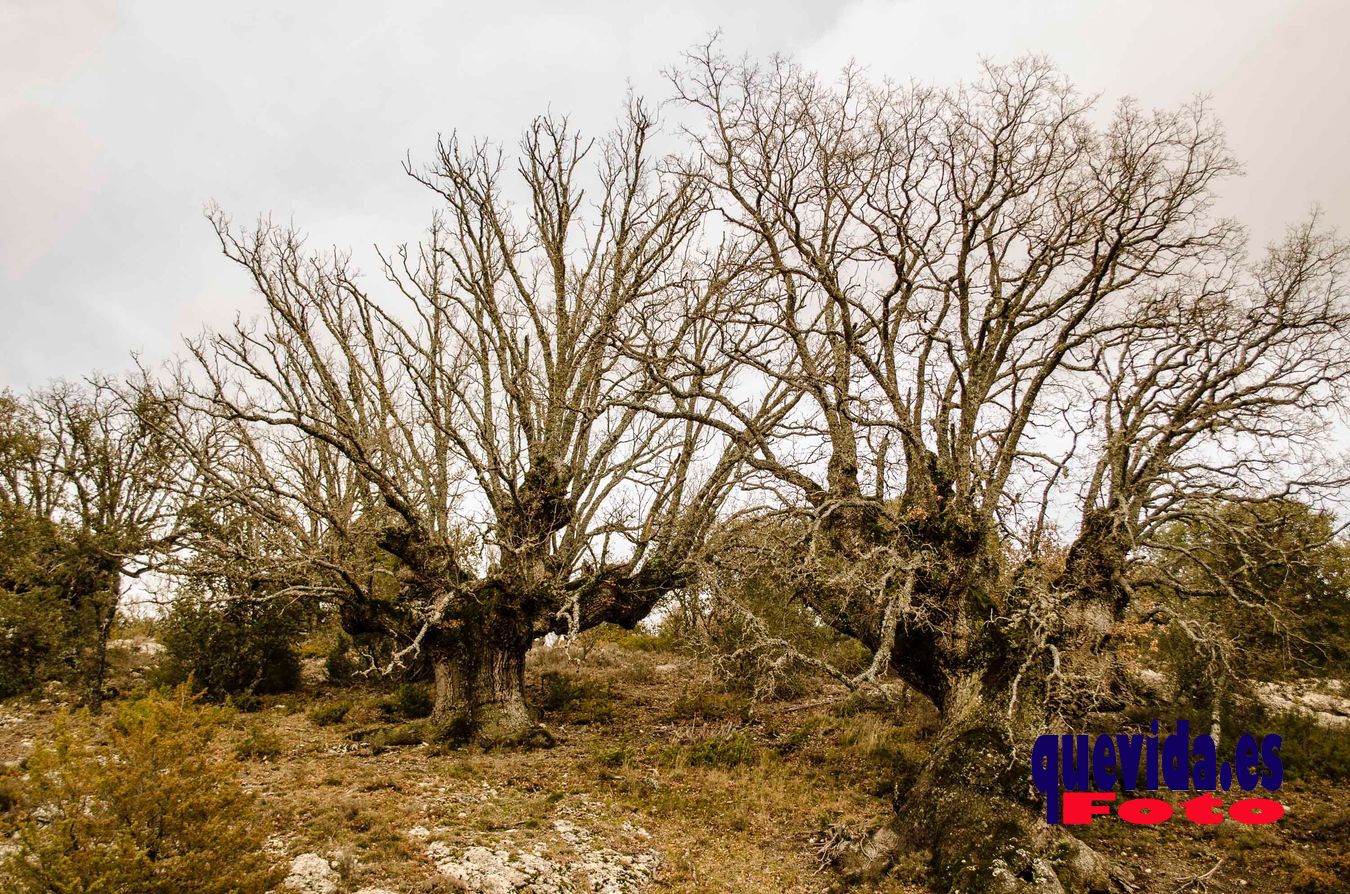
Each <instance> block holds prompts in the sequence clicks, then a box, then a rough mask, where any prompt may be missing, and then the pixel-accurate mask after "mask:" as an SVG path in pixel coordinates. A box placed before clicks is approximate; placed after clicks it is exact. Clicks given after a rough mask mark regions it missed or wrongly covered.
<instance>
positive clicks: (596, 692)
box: [539, 671, 614, 724]
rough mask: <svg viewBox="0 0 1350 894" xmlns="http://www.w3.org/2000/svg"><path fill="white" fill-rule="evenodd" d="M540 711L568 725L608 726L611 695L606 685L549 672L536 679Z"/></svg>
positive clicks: (611, 707) (611, 711) (611, 712)
mask: <svg viewBox="0 0 1350 894" xmlns="http://www.w3.org/2000/svg"><path fill="white" fill-rule="evenodd" d="M539 683H540V688H541V690H542V691H541V694H540V697H539V707H540V709H541V710H543V711H545V712H547V713H552V714H557V715H559V717H560V719H562V720H565V721H567V722H569V723H579V724H587V723H608V722H609V721H611V720H613V719H614V693H613V692H612V691H611V690H610V689H609V687H607V686H601V685H600V684H598V683H594V682H592V681H590V680H582V679H579V678H577V677H573V676H571V675H570V674H562V673H558V672H557V671H549V672H548V673H546V674H544V675H542V676H541V677H540V678H539Z"/></svg>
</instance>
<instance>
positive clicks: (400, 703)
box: [394, 683, 436, 720]
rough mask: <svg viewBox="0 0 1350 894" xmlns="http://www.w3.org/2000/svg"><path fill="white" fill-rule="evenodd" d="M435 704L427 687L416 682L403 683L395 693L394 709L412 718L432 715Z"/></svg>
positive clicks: (418, 718) (416, 718) (417, 718)
mask: <svg viewBox="0 0 1350 894" xmlns="http://www.w3.org/2000/svg"><path fill="white" fill-rule="evenodd" d="M435 706H436V705H435V702H433V701H432V699H431V695H430V694H429V693H428V692H427V689H426V687H425V686H419V685H418V684H416V683H403V684H401V685H400V686H399V687H398V692H396V693H395V694H394V709H395V710H396V711H398V713H399V714H402V715H403V716H404V717H407V718H408V719H410V720H421V719H422V718H423V717H430V716H431V711H432V709H433V708H434V707H435Z"/></svg>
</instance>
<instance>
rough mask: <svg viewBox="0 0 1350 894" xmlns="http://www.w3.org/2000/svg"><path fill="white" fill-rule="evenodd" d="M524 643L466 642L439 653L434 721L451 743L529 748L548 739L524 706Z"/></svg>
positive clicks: (480, 639)
mask: <svg viewBox="0 0 1350 894" xmlns="http://www.w3.org/2000/svg"><path fill="white" fill-rule="evenodd" d="M527 651H529V641H528V639H524V640H516V641H511V642H507V643H502V642H499V641H488V640H486V639H483V638H477V637H475V638H468V637H466V638H465V639H464V640H463V641H461V642H459V643H457V644H456V645H455V647H453V648H449V649H444V650H437V654H436V658H435V660H434V668H435V681H436V682H435V685H436V706H435V709H434V711H433V713H432V722H433V723H434V724H435V725H436V726H437V728H438V729H440V730H441V732H442V733H443V734H444V735H445V736H447V737H448V738H452V739H460V740H465V741H471V742H474V743H476V744H479V745H485V746H496V745H513V744H532V743H535V742H536V741H538V740H540V739H541V738H546V734H544V733H543V731H542V729H541V728H540V727H539V726H538V724H536V723H535V722H534V721H533V720H532V719H531V718H530V713H529V709H528V708H527V707H526V704H525V654H526V652H527Z"/></svg>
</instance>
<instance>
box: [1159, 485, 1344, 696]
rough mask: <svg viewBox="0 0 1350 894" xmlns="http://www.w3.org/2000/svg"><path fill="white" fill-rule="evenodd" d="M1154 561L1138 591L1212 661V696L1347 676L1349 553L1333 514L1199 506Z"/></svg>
mask: <svg viewBox="0 0 1350 894" xmlns="http://www.w3.org/2000/svg"><path fill="white" fill-rule="evenodd" d="M1207 509H1208V511H1206V510H1207ZM1151 553H1152V555H1151V558H1152V561H1150V562H1148V563H1147V564H1146V565H1144V566H1143V567H1142V568H1141V570H1140V574H1139V580H1138V583H1137V584H1136V586H1137V587H1138V588H1139V590H1140V592H1146V593H1150V594H1152V595H1154V596H1155V598H1157V599H1158V601H1159V604H1158V606H1157V608H1156V609H1155V611H1154V614H1155V615H1156V616H1157V617H1159V618H1161V619H1163V620H1175V621H1176V622H1177V623H1178V624H1179V625H1180V626H1183V629H1184V631H1186V632H1187V636H1186V638H1187V639H1189V640H1191V641H1192V642H1193V643H1194V645H1195V646H1196V647H1197V648H1200V649H1202V650H1208V651H1209V652H1210V654H1211V655H1212V656H1213V661H1212V662H1211V663H1212V664H1214V665H1215V667H1214V672H1213V673H1211V674H1209V675H1208V677H1209V678H1210V679H1209V682H1210V684H1211V685H1210V688H1211V689H1212V690H1215V691H1218V690H1222V688H1223V686H1222V685H1220V684H1219V682H1218V681H1217V680H1216V679H1214V678H1215V677H1222V676H1224V674H1225V673H1227V674H1229V675H1231V676H1232V677H1234V678H1235V679H1231V680H1229V681H1228V682H1229V683H1230V684H1240V683H1242V682H1243V681H1245V680H1251V679H1259V680H1271V679H1280V678H1284V677H1291V676H1306V675H1309V674H1316V675H1332V676H1336V675H1343V674H1345V673H1346V672H1347V670H1350V634H1347V629H1348V622H1350V544H1347V542H1346V540H1345V538H1344V536H1343V532H1342V530H1341V529H1340V528H1339V526H1338V525H1337V523H1336V521H1335V519H1334V517H1333V516H1332V515H1331V514H1330V513H1329V512H1325V511H1319V510H1317V509H1314V508H1313V507H1311V506H1309V505H1308V504H1306V503H1303V502H1300V501H1298V500H1293V499H1287V498H1277V499H1270V500H1257V501H1253V502H1243V503H1230V504H1221V505H1217V506H1210V507H1206V506H1205V505H1204V504H1201V505H1198V506H1195V507H1193V508H1192V510H1191V512H1190V514H1189V515H1187V516H1186V517H1183V518H1179V519H1178V520H1177V521H1175V522H1172V523H1171V524H1169V525H1168V526H1167V527H1166V528H1165V529H1164V530H1163V531H1162V532H1161V533H1160V535H1159V537H1158V538H1157V541H1156V543H1155V545H1154V546H1153V548H1152V550H1151ZM1207 634H1208V636H1207Z"/></svg>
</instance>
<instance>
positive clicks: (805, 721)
mask: <svg viewBox="0 0 1350 894" xmlns="http://www.w3.org/2000/svg"><path fill="white" fill-rule="evenodd" d="M546 673H551V674H555V675H560V676H562V677H564V678H565V679H566V680H567V681H569V684H568V685H569V686H572V684H575V685H574V686H573V687H572V688H568V687H563V689H562V691H563V692H564V696H562V697H560V701H559V704H560V705H561V707H560V709H559V710H557V711H556V712H555V713H553V714H552V715H546V716H545V717H544V722H545V723H546V724H548V725H549V727H550V729H551V730H552V731H553V732H554V733H555V734H556V735H557V737H558V741H559V744H558V745H556V746H555V747H553V748H551V749H548V750H536V751H496V752H487V751H482V750H479V749H472V748H468V749H458V750H449V749H445V748H442V747H439V746H431V745H425V744H416V745H408V746H401V747H389V748H386V749H384V750H382V751H379V752H378V753H376V752H375V751H373V750H372V749H371V748H370V747H369V746H368V745H365V744H361V743H359V742H356V741H353V737H354V736H356V735H359V734H360V733H362V732H367V733H368V732H370V731H372V730H376V729H380V728H384V727H390V726H395V725H397V723H398V722H399V721H397V720H390V719H388V718H387V716H386V715H385V714H383V713H382V712H381V710H380V704H381V703H382V702H384V701H385V700H387V699H388V697H389V693H387V692H377V691H373V690H372V691H360V690H348V691H331V692H326V693H324V692H321V693H314V692H307V693H302V694H296V695H292V696H285V697H276V698H272V699H269V700H268V704H267V705H266V707H265V708H264V710H262V711H261V712H259V713H256V714H248V715H245V714H239V715H237V716H236V718H235V719H234V721H233V723H232V725H231V728H230V729H229V730H227V733H226V734H225V735H223V736H222V737H221V738H220V741H219V742H218V743H217V744H216V747H218V748H220V749H221V751H222V754H223V755H232V754H234V753H235V752H236V750H239V751H240V752H241V753H242V754H243V755H244V756H245V759H243V760H242V761H241V774H242V778H243V781H244V783H245V785H246V787H247V788H249V789H250V790H252V791H255V792H256V793H258V795H259V796H260V798H261V800H262V803H263V805H264V807H265V808H266V810H267V811H268V814H269V816H270V818H271V822H272V824H273V828H272V830H271V839H270V841H269V849H270V850H272V851H274V852H275V854H276V856H277V859H278V861H279V862H284V861H286V860H287V859H288V858H289V857H291V856H294V855H296V854H300V853H304V852H309V851H314V852H318V853H320V854H323V855H325V856H328V857H330V858H332V859H333V860H334V862H335V865H336V866H337V867H338V868H339V870H340V871H341V872H342V874H343V876H344V886H345V890H348V891H355V890H358V889H359V888H361V887H363V886H375V885H378V886H380V887H384V888H389V889H391V890H395V891H399V892H407V894H414V892H420V894H435V892H441V891H448V890H450V888H449V887H448V886H447V884H446V882H445V880H444V878H443V877H441V876H439V874H438V873H437V872H436V869H435V867H434V865H433V864H432V863H431V861H430V860H429V859H428V858H427V855H426V850H427V846H428V844H429V843H430V842H433V841H443V842H446V843H447V844H449V845H451V846H455V847H459V846H467V845H470V844H488V845H494V846H495V845H500V846H511V847H514V848H516V849H521V848H525V847H527V846H532V845H534V844H541V845H543V846H545V847H546V848H547V849H548V850H549V852H551V853H558V854H561V853H564V852H565V849H566V844H565V843H564V842H561V841H559V840H558V836H557V834H556V832H555V830H554V827H553V823H554V821H556V820H560V819H565V820H568V821H570V822H573V823H576V824H577V825H580V826H583V827H585V828H586V829H589V830H590V831H591V832H592V833H593V834H594V836H595V838H596V840H597V841H601V842H603V843H604V844H605V845H606V846H609V847H613V848H615V849H617V850H620V851H624V852H633V851H635V850H638V849H651V850H655V851H656V852H657V853H658V854H659V855H660V858H661V867H660V870H659V872H658V874H657V877H656V880H655V883H654V885H653V889H654V890H662V891H672V892H709V894H712V892H718V894H722V892H803V894H804V892H820V891H825V890H828V889H830V888H831V886H832V885H834V884H835V879H834V878H833V877H832V876H831V875H830V873H829V872H822V871H821V870H820V869H819V867H818V865H817V860H816V856H815V852H816V844H815V842H816V841H817V840H819V838H820V837H821V836H822V835H823V834H824V833H825V831H826V830H827V829H828V828H830V827H832V826H837V825H843V826H847V827H850V828H854V829H864V828H867V827H870V826H872V825H874V824H876V823H878V822H881V821H882V820H883V819H884V818H885V817H887V816H888V815H889V813H890V811H891V799H892V797H893V795H894V792H895V791H896V789H897V787H898V788H900V789H901V790H903V787H904V785H905V784H906V782H907V779H908V778H909V776H910V774H911V773H912V771H913V768H914V766H916V764H917V761H918V760H920V759H921V757H922V753H923V747H924V739H925V737H926V736H927V735H928V734H929V733H930V732H931V727H932V718H931V715H930V714H928V713H926V712H925V711H923V710H922V709H921V708H920V707H919V706H917V705H915V706H912V708H911V717H910V719H909V720H908V721H907V722H906V723H905V724H904V725H903V726H899V725H896V724H895V723H892V722H891V721H890V720H888V719H887V716H886V715H884V714H883V713H881V712H880V711H878V710H876V709H875V708H874V707H871V706H868V705H866V704H859V703H856V702H849V703H845V704H842V705H835V706H821V707H816V708H811V707H803V706H794V705H783V704H779V705H759V706H755V707H754V708H753V710H751V711H750V714H749V717H748V719H747V718H746V716H745V715H744V713H743V711H742V705H741V704H740V703H739V702H737V701H736V699H735V698H734V697H733V696H728V695H727V694H725V693H722V694H720V695H718V693H719V690H718V689H717V688H716V687H715V686H711V685H709V681H708V679H707V670H706V668H705V667H703V666H701V665H700V664H699V663H698V662H696V661H694V660H693V659H691V658H688V657H686V656H679V655H672V654H668V653H661V652H654V651H647V650H645V649H635V648H632V647H628V648H624V647H621V646H620V645H616V644H612V643H601V644H599V645H598V646H595V647H594V648H592V649H591V650H590V651H589V653H588V654H587V655H586V657H585V661H584V663H578V662H577V661H574V660H572V659H571V658H569V657H568V656H567V655H566V654H564V653H563V652H562V651H561V650H556V649H555V650H551V651H547V652H541V653H538V654H536V655H534V656H532V661H531V665H530V677H531V681H532V685H534V686H536V687H538V686H539V685H540V679H541V677H542V675H543V674H546ZM555 685H556V683H555ZM568 693H580V695H578V696H577V697H576V698H577V700H576V701H569V700H568V697H567V694H568ZM603 699H609V700H610V703H609V704H607V705H597V704H596V703H595V702H597V701H599V700H603ZM337 702H350V706H345V705H344V707H345V710H343V711H338V712H334V711H325V710H323V709H324V708H325V706H329V705H332V704H334V703H337ZM578 705H580V707H578ZM602 708H603V710H601V709H602ZM59 712H60V709H59V707H58V705H56V704H54V703H46V704H44V703H42V702H36V703H34V702H22V701H20V702H11V703H9V704H7V705H5V706H2V707H0V760H5V761H14V760H17V759H19V758H21V757H22V756H23V755H24V754H25V753H27V751H28V750H30V749H31V747H32V743H33V741H34V740H36V739H37V738H39V737H41V736H43V735H44V734H45V733H46V732H47V731H48V730H50V728H51V724H52V722H53V721H54V719H55V717H56V716H57V715H58V713H59ZM338 715H340V716H338ZM597 717H602V718H604V720H603V722H598V721H597ZM316 718H317V719H316ZM84 722H93V721H84ZM258 728H265V729H266V731H267V732H268V733H270V734H271V735H272V736H273V737H274V739H275V743H276V745H277V748H276V749H271V748H264V749H250V748H249V747H247V746H246V745H245V743H246V742H247V741H248V739H249V737H250V736H256V734H255V733H254V732H253V731H254V730H255V729H258ZM241 745H245V747H244V748H242V749H241V748H240V746H241ZM255 752H256V753H255ZM1323 799H1327V800H1323ZM1283 800H1284V801H1285V802H1286V803H1287V804H1289V807H1290V811H1289V816H1288V817H1287V818H1286V820H1284V821H1283V822H1281V823H1280V824H1278V825H1277V826H1275V827H1273V828H1269V827H1268V828H1262V829H1244V828H1237V827H1235V826H1234V825H1233V824H1231V823H1226V824H1224V825H1222V826H1219V827H1205V828H1201V827H1195V826H1190V825H1189V824H1182V823H1170V824H1168V825H1167V826H1165V827H1162V828H1157V827H1154V828H1136V827H1126V826H1124V825H1123V824H1121V823H1119V822H1118V821H1110V822H1099V823H1097V824H1095V825H1094V827H1093V829H1092V830H1091V831H1090V832H1089V833H1088V834H1089V838H1090V839H1091V841H1092V842H1093V843H1095V844H1098V845H1100V846H1102V847H1103V848H1104V849H1106V850H1107V851H1109V852H1111V853H1112V854H1115V855H1117V856H1118V857H1121V858H1123V859H1124V860H1125V861H1126V862H1127V863H1129V864H1131V865H1132V866H1133V868H1134V871H1135V873H1136V876H1137V878H1138V880H1139V883H1140V891H1141V892H1155V891H1157V892H1161V891H1169V892H1170V891H1171V890H1173V889H1174V888H1175V887H1176V884H1175V882H1174V879H1178V878H1183V877H1185V876H1188V875H1199V874H1201V873H1204V872H1206V871H1207V870H1209V869H1210V868H1211V867H1212V866H1213V865H1214V863H1215V862H1216V860H1217V858H1218V857H1220V856H1222V857H1224V858H1225V861H1224V864H1223V866H1222V867H1221V868H1220V870H1219V871H1218V872H1216V873H1215V874H1214V875H1213V876H1212V877H1211V878H1210V879H1209V881H1208V882H1207V888H1206V890H1208V891H1211V892H1230V891H1231V892H1238V891H1241V892H1272V894H1274V892H1279V894H1288V892H1289V891H1292V890H1295V885H1297V884H1302V885H1305V886H1307V887H1306V890H1308V891H1317V890H1320V889H1317V888H1316V887H1314V885H1315V884H1316V883H1318V879H1327V878H1331V879H1336V878H1344V877H1345V876H1346V873H1345V871H1344V868H1345V867H1344V865H1343V862H1339V863H1338V861H1344V859H1345V857H1344V854H1345V850H1346V840H1347V838H1350V834H1347V833H1350V807H1346V806H1345V805H1346V804H1347V792H1346V790H1345V789H1344V788H1338V789H1334V790H1332V789H1324V788H1314V787H1313V786H1312V785H1310V784H1302V785H1298V786H1290V787H1289V788H1288V790H1287V792H1286V793H1285V796H1284V797H1283ZM1336 805H1340V806H1336ZM644 830H645V833H646V835H649V836H650V837H644V835H643V831H644ZM918 862H919V861H917V860H915V861H909V865H908V867H907V870H906V871H904V872H901V873H898V877H892V878H890V879H888V880H886V881H885V882H883V883H881V885H880V886H876V887H866V888H859V889H855V890H872V891H878V892H911V894H919V892H922V891H924V890H925V889H924V887H923V886H922V885H921V884H919V883H918V882H916V881H914V880H913V877H914V876H916V875H921V871H920V870H919V867H918V866H917V863H918Z"/></svg>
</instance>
